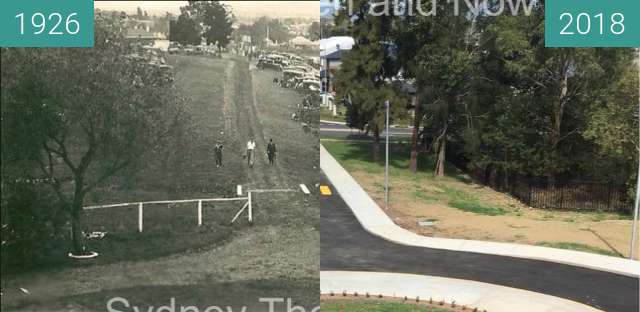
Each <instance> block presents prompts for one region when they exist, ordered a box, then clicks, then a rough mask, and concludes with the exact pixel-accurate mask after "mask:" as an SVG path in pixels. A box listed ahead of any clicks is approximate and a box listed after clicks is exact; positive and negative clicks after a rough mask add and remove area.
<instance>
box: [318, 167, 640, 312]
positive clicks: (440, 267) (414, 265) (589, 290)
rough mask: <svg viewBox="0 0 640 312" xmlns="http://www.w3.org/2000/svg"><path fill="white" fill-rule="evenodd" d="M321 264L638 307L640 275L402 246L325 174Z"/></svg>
mask: <svg viewBox="0 0 640 312" xmlns="http://www.w3.org/2000/svg"><path fill="white" fill-rule="evenodd" d="M321 180H322V183H323V184H324V185H329V186H330V187H331V188H332V192H333V195H331V196H321V199H320V207H321V208H320V218H321V220H320V245H321V247H320V249H321V250H322V252H321V253H320V254H321V256H320V269H321V270H323V271H324V270H335V271H372V272H393V273H412V274H421V275H432V276H442V277H451V278H458V279H467V280H474V281H479V282H485V283H491V284H496V285H503V286H508V287H513V288H519V289H525V290H530V291H534V292H539V293H544V294H547V295H552V296H556V297H561V298H566V299H569V300H573V301H577V302H581V303H584V304H588V305H590V306H593V307H596V308H598V309H602V310H605V311H609V312H638V311H639V310H638V309H639V307H638V296H639V295H638V291H639V285H638V279H637V278H632V277H627V276H622V275H616V274H612V273H606V272H601V271H595V270H589V269H584V268H580V267H574V266H569V265H564V264H557V263H551V262H545V261H539V260H529V259H521V258H511V257H504V256H494V255H485V254H476V253H468V252H459V251H449V250H440V249H431V248H423V247H413V246H405V245H399V244H396V243H393V242H390V241H387V240H385V239H382V238H380V237H378V236H374V235H372V234H369V233H368V232H367V231H365V230H364V229H363V228H362V226H360V224H359V223H358V221H357V219H356V218H355V216H354V215H353V213H352V212H351V210H350V209H349V207H348V206H347V205H346V204H345V202H344V201H343V200H342V199H341V198H340V196H339V195H338V193H337V191H335V189H333V186H332V185H331V184H330V183H328V181H327V179H326V177H325V176H322V178H321Z"/></svg>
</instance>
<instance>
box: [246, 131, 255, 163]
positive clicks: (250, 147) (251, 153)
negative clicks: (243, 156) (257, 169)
mask: <svg viewBox="0 0 640 312" xmlns="http://www.w3.org/2000/svg"><path fill="white" fill-rule="evenodd" d="M255 149H256V142H255V141H253V138H251V139H249V141H248V142H247V165H249V167H250V168H253V163H254V158H255Z"/></svg>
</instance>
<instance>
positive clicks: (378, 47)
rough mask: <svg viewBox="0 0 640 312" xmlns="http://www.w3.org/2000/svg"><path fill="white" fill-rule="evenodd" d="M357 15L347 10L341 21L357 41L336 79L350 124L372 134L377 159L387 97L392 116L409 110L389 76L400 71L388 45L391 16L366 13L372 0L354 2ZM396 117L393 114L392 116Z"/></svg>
mask: <svg viewBox="0 0 640 312" xmlns="http://www.w3.org/2000/svg"><path fill="white" fill-rule="evenodd" d="M353 5H354V7H355V8H357V10H356V13H355V15H352V16H349V15H347V14H348V12H347V11H346V10H342V11H341V12H340V13H339V16H338V21H339V22H340V23H343V24H346V25H347V26H345V27H348V29H349V31H350V33H351V35H352V36H353V38H354V40H355V45H354V46H353V48H352V50H349V51H344V54H343V57H342V64H341V66H340V69H339V71H338V73H337V74H336V78H335V86H336V93H337V96H338V97H339V98H342V99H344V103H345V105H346V107H347V113H346V118H347V125H348V126H350V127H352V128H357V129H361V130H364V129H365V127H366V128H367V130H368V131H371V132H372V133H373V137H374V143H373V157H374V159H375V160H378V156H379V155H378V154H379V142H380V131H381V130H383V129H384V123H385V105H384V102H385V101H386V100H388V101H390V102H391V115H392V116H396V117H397V116H400V115H402V114H405V113H406V111H407V104H406V102H407V100H406V98H404V97H403V96H402V95H401V94H400V92H398V90H397V88H396V87H395V86H394V85H393V84H391V83H390V82H389V78H390V77H393V76H394V75H395V74H396V73H397V68H396V67H395V63H394V60H393V57H392V53H391V51H392V50H393V45H390V44H388V41H387V40H388V39H389V30H390V23H391V20H392V19H391V17H390V16H373V15H370V14H367V12H368V11H369V9H370V8H371V5H372V4H371V3H370V1H367V0H360V1H354V2H353ZM392 118H393V117H392Z"/></svg>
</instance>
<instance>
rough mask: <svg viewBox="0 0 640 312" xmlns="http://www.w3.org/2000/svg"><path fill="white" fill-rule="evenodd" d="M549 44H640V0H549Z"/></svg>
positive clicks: (546, 29) (615, 45)
mask: <svg viewBox="0 0 640 312" xmlns="http://www.w3.org/2000/svg"><path fill="white" fill-rule="evenodd" d="M545 46H546V47H640V0H547V1H546V3H545Z"/></svg>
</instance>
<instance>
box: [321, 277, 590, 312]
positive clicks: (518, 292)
mask: <svg viewBox="0 0 640 312" xmlns="http://www.w3.org/2000/svg"><path fill="white" fill-rule="evenodd" d="M320 292H321V294H323V295H330V294H334V295H335V296H337V297H340V296H343V294H348V295H353V294H354V293H358V295H359V296H362V297H363V298H366V296H365V294H367V293H368V294H370V295H371V297H373V298H375V297H377V296H379V295H382V296H385V297H396V298H404V297H407V300H408V301H413V302H415V301H416V298H418V299H419V300H421V301H423V302H425V301H426V302H428V301H429V299H432V300H433V302H441V301H443V302H445V303H446V304H447V305H450V304H451V303H452V302H455V304H456V305H457V306H466V307H467V308H469V310H470V311H472V309H473V308H478V309H479V310H480V311H482V310H486V311H490V312H513V311H519V312H596V311H601V310H598V309H595V308H593V307H590V306H588V305H585V304H582V303H578V302H575V301H571V300H567V299H562V298H558V297H554V296H549V295H544V294H540V293H536V292H531V291H527V290H522V289H517V288H511V287H505V286H498V285H493V284H488V283H481V282H475V281H469V280H462V279H454V278H446V277H437V276H427V275H415V274H403V273H384V272H354V271H321V272H320Z"/></svg>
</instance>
